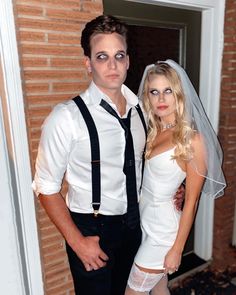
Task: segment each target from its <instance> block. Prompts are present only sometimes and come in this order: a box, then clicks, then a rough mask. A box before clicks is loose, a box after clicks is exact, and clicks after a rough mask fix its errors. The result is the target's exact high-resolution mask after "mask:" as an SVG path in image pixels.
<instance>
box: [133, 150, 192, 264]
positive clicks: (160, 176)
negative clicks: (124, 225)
mask: <svg viewBox="0 0 236 295" xmlns="http://www.w3.org/2000/svg"><path fill="white" fill-rule="evenodd" d="M174 149H175V148H172V149H170V150H168V151H166V152H163V153H161V154H159V155H156V156H154V157H152V158H151V159H149V160H146V163H145V169H144V176H143V185H142V193H141V197H140V202H139V208H140V216H141V228H142V243H141V246H140V248H139V250H138V252H137V254H136V257H135V260H134V261H135V263H136V264H138V265H139V266H142V267H145V268H150V269H163V263H164V258H165V255H166V254H167V252H168V251H169V249H170V248H171V246H172V245H173V243H174V241H175V238H176V234H177V231H178V227H179V220H180V216H181V213H180V212H179V211H178V210H177V209H176V208H175V206H174V201H173V198H174V195H175V193H176V191H177V189H178V187H179V186H180V185H181V183H182V182H183V180H184V179H185V177H186V173H185V172H184V171H183V170H181V168H180V167H179V165H178V164H177V162H176V161H175V160H173V159H171V156H172V155H174Z"/></svg>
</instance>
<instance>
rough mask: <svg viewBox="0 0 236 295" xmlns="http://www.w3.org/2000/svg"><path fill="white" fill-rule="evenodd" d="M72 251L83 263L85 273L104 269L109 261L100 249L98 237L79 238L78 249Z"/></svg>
mask: <svg viewBox="0 0 236 295" xmlns="http://www.w3.org/2000/svg"><path fill="white" fill-rule="evenodd" d="M74 251H75V253H76V254H77V255H78V257H79V258H80V259H81V261H82V262H83V264H84V267H85V269H86V270H87V271H91V270H97V269H99V268H101V267H104V266H105V265H106V261H107V260H108V259H109V258H108V256H107V255H106V254H105V253H104V252H103V251H102V249H101V248H100V245H99V237H98V236H88V237H82V238H80V241H79V243H78V247H77V249H74Z"/></svg>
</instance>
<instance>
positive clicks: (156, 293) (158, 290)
mask: <svg viewBox="0 0 236 295" xmlns="http://www.w3.org/2000/svg"><path fill="white" fill-rule="evenodd" d="M151 295H170V291H169V289H168V278H167V275H165V276H163V277H162V279H161V280H160V281H159V282H158V283H157V284H156V286H155V287H154V288H153V289H152V292H151Z"/></svg>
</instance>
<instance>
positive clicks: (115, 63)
mask: <svg viewBox="0 0 236 295" xmlns="http://www.w3.org/2000/svg"><path fill="white" fill-rule="evenodd" d="M90 44H91V58H89V57H86V66H87V68H88V69H90V71H91V73H92V77H93V81H94V82H95V84H96V85H97V86H98V87H99V88H100V89H101V90H102V91H103V92H104V93H106V94H109V93H110V92H111V91H114V90H120V87H121V85H122V84H123V83H124V81H125V79H126V75H127V70H128V68H129V56H128V55H127V53H126V51H127V45H126V41H125V38H124V37H122V36H121V35H119V34H117V33H111V34H97V35H95V36H93V37H92V38H91V41H90Z"/></svg>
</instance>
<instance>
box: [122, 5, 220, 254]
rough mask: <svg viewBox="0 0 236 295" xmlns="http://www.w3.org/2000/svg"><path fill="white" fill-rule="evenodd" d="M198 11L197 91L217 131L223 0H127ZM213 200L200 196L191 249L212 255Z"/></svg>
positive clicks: (198, 252) (197, 252)
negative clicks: (198, 86) (198, 52)
mask: <svg viewBox="0 0 236 295" xmlns="http://www.w3.org/2000/svg"><path fill="white" fill-rule="evenodd" d="M126 1H130V2H140V3H146V4H152V5H162V6H168V7H175V8H182V9H190V10H197V11H201V13H202V28H201V56H200V79H199V82H200V88H199V93H200V97H201V100H202V103H203V105H204V107H205V110H206V113H207V115H208V117H209V119H210V121H211V124H212V126H213V128H214V129H215V131H216V132H217V131H218V122H219V106H220V84H221V65H222V54H223V41H224V38H223V37H224V14H225V0H219V1H215V0H126ZM213 223H214V200H213V199H210V198H202V199H201V201H200V204H199V209H198V213H197V218H196V222H195V239H194V252H195V253H196V254H197V255H198V256H200V257H201V258H203V259H205V260H209V259H211V258H212V248H213Z"/></svg>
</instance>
